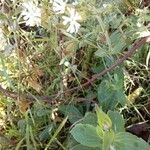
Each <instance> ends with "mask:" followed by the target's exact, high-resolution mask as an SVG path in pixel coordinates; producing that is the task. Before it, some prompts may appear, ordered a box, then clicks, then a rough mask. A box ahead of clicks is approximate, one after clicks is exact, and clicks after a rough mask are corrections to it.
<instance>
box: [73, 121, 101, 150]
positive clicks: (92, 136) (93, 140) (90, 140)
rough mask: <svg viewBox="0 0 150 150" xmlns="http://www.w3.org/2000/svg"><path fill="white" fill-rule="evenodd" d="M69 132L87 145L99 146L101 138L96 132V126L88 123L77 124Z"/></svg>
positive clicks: (79, 141)
mask: <svg viewBox="0 0 150 150" xmlns="http://www.w3.org/2000/svg"><path fill="white" fill-rule="evenodd" d="M71 134H72V136H73V137H74V139H75V140H76V141H77V142H78V143H80V144H82V145H84V146H88V147H101V142H102V141H101V139H100V137H99V136H98V134H97V132H96V128H95V127H94V126H92V125H89V124H77V125H76V126H75V127H74V128H73V129H72V130H71Z"/></svg>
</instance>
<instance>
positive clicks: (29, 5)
mask: <svg viewBox="0 0 150 150" xmlns="http://www.w3.org/2000/svg"><path fill="white" fill-rule="evenodd" d="M22 6H23V11H22V13H21V15H22V16H24V17H23V19H24V20H25V21H26V25H27V26H35V25H37V26H39V25H41V9H40V8H39V7H38V2H37V1H27V2H24V3H23V4H22Z"/></svg>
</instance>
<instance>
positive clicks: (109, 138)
mask: <svg viewBox="0 0 150 150" xmlns="http://www.w3.org/2000/svg"><path fill="white" fill-rule="evenodd" d="M113 140H114V132H113V131H108V132H107V131H106V132H104V136H103V149H102V150H109V148H110V145H111V144H112V142H113Z"/></svg>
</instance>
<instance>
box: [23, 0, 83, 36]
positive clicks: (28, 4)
mask: <svg viewBox="0 0 150 150" xmlns="http://www.w3.org/2000/svg"><path fill="white" fill-rule="evenodd" d="M50 3H52V7H53V11H54V13H55V14H64V13H65V10H67V12H68V13H69V15H68V16H62V19H63V24H64V25H67V27H68V28H67V32H70V33H77V32H78V30H79V28H80V24H79V23H78V22H77V21H79V20H81V16H80V15H79V13H78V12H76V10H75V8H70V7H68V6H67V0H66V1H64V0H50ZM76 4H77V2H76ZM73 5H74V4H73ZM21 16H23V19H24V20H25V22H26V25H27V26H35V25H36V26H40V25H41V8H40V7H39V4H38V1H37V0H25V1H24V2H23V3H22V12H21Z"/></svg>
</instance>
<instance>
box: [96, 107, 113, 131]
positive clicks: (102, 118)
mask: <svg viewBox="0 0 150 150" xmlns="http://www.w3.org/2000/svg"><path fill="white" fill-rule="evenodd" d="M95 109H96V114H97V119H98V124H99V126H100V127H101V128H102V129H103V130H104V131H107V130H109V129H110V128H111V126H112V122H111V120H110V118H109V116H108V115H107V114H105V113H104V112H103V111H102V110H101V109H99V107H98V106H97V105H96V107H95Z"/></svg>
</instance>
